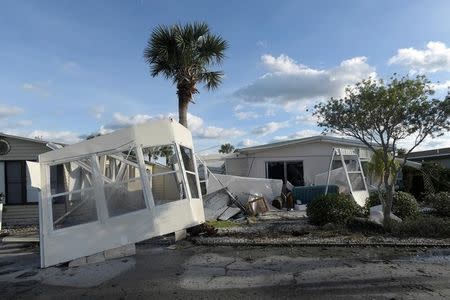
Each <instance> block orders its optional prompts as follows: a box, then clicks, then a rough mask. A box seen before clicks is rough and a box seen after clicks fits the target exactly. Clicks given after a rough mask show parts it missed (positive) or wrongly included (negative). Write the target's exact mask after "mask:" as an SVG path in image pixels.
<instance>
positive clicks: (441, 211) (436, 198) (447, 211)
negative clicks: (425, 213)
mask: <svg viewBox="0 0 450 300" xmlns="http://www.w3.org/2000/svg"><path fill="white" fill-rule="evenodd" d="M424 201H425V203H427V204H429V205H431V206H432V207H433V208H434V209H435V210H436V214H438V215H440V216H443V217H450V192H439V193H437V194H428V195H426V196H425V197H424Z"/></svg>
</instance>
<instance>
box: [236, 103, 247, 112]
mask: <svg viewBox="0 0 450 300" xmlns="http://www.w3.org/2000/svg"><path fill="white" fill-rule="evenodd" d="M244 107H245V106H244V105H242V104H238V105H236V106H235V107H234V111H240V110H243V109H244Z"/></svg>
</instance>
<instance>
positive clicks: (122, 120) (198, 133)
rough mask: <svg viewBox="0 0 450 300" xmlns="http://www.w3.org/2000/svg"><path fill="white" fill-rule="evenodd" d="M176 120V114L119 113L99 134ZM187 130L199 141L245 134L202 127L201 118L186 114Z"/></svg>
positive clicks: (225, 129)
mask: <svg viewBox="0 0 450 300" xmlns="http://www.w3.org/2000/svg"><path fill="white" fill-rule="evenodd" d="M165 118H177V115H176V114H173V113H169V114H167V115H156V116H150V115H147V114H137V115H134V116H126V115H124V114H121V113H118V112H117V113H114V114H113V120H112V122H110V123H109V124H107V125H105V126H102V127H101V128H100V132H101V133H108V132H111V131H113V130H116V129H119V128H123V127H127V126H132V125H135V124H142V123H145V122H147V121H149V120H154V119H165ZM187 121H188V128H189V129H190V130H191V132H192V136H193V137H195V138H199V139H225V138H231V137H237V136H241V135H243V134H244V133H245V132H244V131H242V130H238V129H236V128H221V127H216V126H204V121H203V119H202V118H200V117H198V116H196V115H193V114H190V113H188V114H187Z"/></svg>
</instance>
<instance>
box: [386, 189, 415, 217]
mask: <svg viewBox="0 0 450 300" xmlns="http://www.w3.org/2000/svg"><path fill="white" fill-rule="evenodd" d="M392 212H393V213H394V214H395V215H397V216H398V217H400V218H402V219H403V220H404V219H407V218H415V217H417V216H418V215H419V206H418V205H417V201H416V198H414V196H413V195H411V194H409V193H405V192H395V193H394V199H393V202H392Z"/></svg>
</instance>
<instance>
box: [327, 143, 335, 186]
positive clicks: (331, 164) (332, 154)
mask: <svg viewBox="0 0 450 300" xmlns="http://www.w3.org/2000/svg"><path fill="white" fill-rule="evenodd" d="M334 154H335V148H333V150H332V152H331V160H330V165H329V166H328V175H327V186H326V187H325V195H326V194H328V185H329V184H330V177H331V168H332V167H333V160H334Z"/></svg>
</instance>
